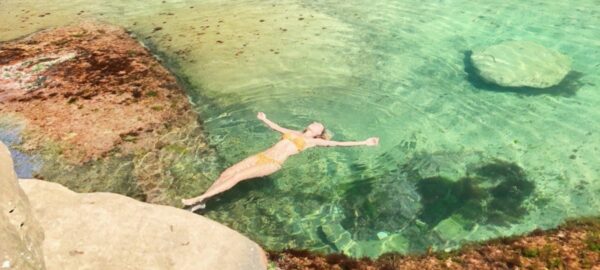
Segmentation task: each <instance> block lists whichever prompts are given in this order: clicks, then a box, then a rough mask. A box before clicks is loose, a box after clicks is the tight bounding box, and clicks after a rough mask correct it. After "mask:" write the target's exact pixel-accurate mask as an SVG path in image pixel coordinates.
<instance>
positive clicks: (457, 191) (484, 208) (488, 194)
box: [417, 161, 535, 227]
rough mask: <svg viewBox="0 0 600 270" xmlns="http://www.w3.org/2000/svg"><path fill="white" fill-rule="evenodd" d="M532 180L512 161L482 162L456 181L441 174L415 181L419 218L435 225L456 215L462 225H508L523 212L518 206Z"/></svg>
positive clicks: (530, 186)
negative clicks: (419, 201)
mask: <svg viewBox="0 0 600 270" xmlns="http://www.w3.org/2000/svg"><path fill="white" fill-rule="evenodd" d="M534 188H535V186H534V184H533V182H531V181H530V180H528V179H527V177H526V176H525V173H524V172H523V170H522V169H521V168H520V167H519V166H518V165H516V164H514V163H509V162H505V161H495V162H493V163H488V164H483V165H481V166H480V167H478V168H476V169H474V170H473V171H472V172H469V173H468V174H467V176H465V177H462V178H460V179H458V180H450V179H446V178H443V177H431V178H424V179H421V180H419V181H418V182H417V189H418V191H419V194H420V195H421V203H422V204H423V210H422V212H421V213H420V215H419V219H421V220H422V221H423V222H425V223H427V224H429V225H430V226H436V225H437V224H438V223H440V222H441V221H443V220H445V219H447V218H449V217H451V216H452V215H459V216H460V217H461V218H460V219H461V220H462V221H463V222H462V223H466V224H463V225H466V226H471V227H472V226H474V225H475V224H494V225H500V226H505V225H510V223H512V222H516V221H517V220H518V219H519V218H520V217H522V216H523V215H525V214H526V210H525V209H524V207H523V206H522V204H523V202H524V201H525V199H526V198H528V197H529V196H530V195H531V194H532V193H533V190H534Z"/></svg>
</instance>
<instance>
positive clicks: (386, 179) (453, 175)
mask: <svg viewBox="0 0 600 270" xmlns="http://www.w3.org/2000/svg"><path fill="white" fill-rule="evenodd" d="M463 160H464V161H463ZM473 161H475V162H473ZM461 162H462V163H461ZM535 188H536V187H535V184H534V182H532V181H531V180H530V179H528V177H527V175H526V173H525V171H524V170H523V168H521V167H520V166H519V165H517V164H516V163H514V162H509V161H504V160H499V159H493V158H487V157H482V156H481V155H480V154H473V153H467V154H464V155H463V156H461V155H460V154H458V155H454V154H450V153H447V154H431V153H421V154H417V155H415V157H413V158H411V159H409V160H408V161H406V162H405V163H402V164H400V165H398V166H397V168H396V169H394V170H393V171H390V172H389V173H387V174H385V176H382V177H372V178H368V179H364V180H362V181H357V182H356V183H355V184H353V185H352V186H351V187H350V188H348V189H347V190H346V196H345V198H346V200H344V202H343V203H342V209H343V212H344V219H343V220H342V221H341V225H342V227H344V229H345V230H346V231H348V232H349V233H350V234H351V235H352V239H354V240H355V241H361V242H369V241H384V242H385V241H386V237H387V238H389V237H388V236H391V237H396V236H398V235H401V236H402V238H404V239H405V240H406V242H407V246H405V247H406V250H399V251H401V252H422V251H423V250H424V249H425V248H427V247H430V246H447V244H448V243H459V242H462V241H464V240H465V239H464V238H463V237H465V236H466V235H467V234H468V233H469V232H472V231H473V230H475V229H476V228H477V227H479V226H482V225H491V226H497V227H508V226H510V225H511V224H514V223H518V222H519V221H520V220H521V219H522V218H523V217H524V216H525V215H526V214H527V213H528V209H527V208H526V207H525V202H526V201H527V200H528V199H529V198H530V197H531V196H532V194H533V193H534V191H535ZM457 231H460V233H457Z"/></svg>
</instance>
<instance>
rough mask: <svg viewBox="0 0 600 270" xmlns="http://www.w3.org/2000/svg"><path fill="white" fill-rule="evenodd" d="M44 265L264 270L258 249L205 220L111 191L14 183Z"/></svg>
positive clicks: (57, 267)
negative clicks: (38, 232)
mask: <svg viewBox="0 0 600 270" xmlns="http://www.w3.org/2000/svg"><path fill="white" fill-rule="evenodd" d="M20 184H21V186H22V187H23V189H24V190H25V193H26V194H27V196H28V197H29V198H30V199H31V201H32V204H31V205H32V208H33V210H34V212H35V215H36V217H37V218H38V219H39V220H40V222H41V224H42V226H43V228H44V231H45V234H46V240H45V241H44V245H43V246H44V255H45V259H46V265H47V267H48V269H223V270H226V269H230V270H237V269H248V270H253V269H257V270H258V269H261V270H262V269H266V268H267V265H266V258H265V254H264V252H263V250H262V248H261V247H260V246H258V245H257V244H256V243H254V242H252V241H251V240H249V239H248V238H246V237H244V236H242V235H241V234H239V233H237V232H235V231H233V230H231V229H229V228H227V227H225V226H223V225H220V224H218V223H216V222H214V221H212V220H210V219H207V218H205V217H202V216H200V215H196V214H194V213H191V212H189V211H185V210H181V209H176V208H173V207H169V206H161V205H151V204H147V203H142V202H138V201H136V200H133V199H131V198H128V197H125V196H122V195H118V194H111V193H85V194H83V193H82V194H79V193H75V192H73V191H70V190H68V189H67V188H65V187H63V186H61V185H59V184H56V183H50V182H46V181H40V180H21V181H20Z"/></svg>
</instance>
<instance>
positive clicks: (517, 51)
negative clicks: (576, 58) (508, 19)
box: [471, 41, 571, 88]
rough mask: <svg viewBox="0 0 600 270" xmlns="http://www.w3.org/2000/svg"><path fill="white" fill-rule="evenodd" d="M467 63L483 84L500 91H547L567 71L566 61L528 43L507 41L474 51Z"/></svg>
mask: <svg viewBox="0 0 600 270" xmlns="http://www.w3.org/2000/svg"><path fill="white" fill-rule="evenodd" d="M471 62H472V63H473V66H474V67H475V68H476V69H477V73H478V74H479V76H481V77H482V78H483V79H484V80H486V81H488V82H491V83H495V84H498V85H500V86H504V87H523V86H526V87H534V88H547V87H551V86H554V85H557V84H559V83H560V82H561V81H562V80H563V78H564V77H565V76H566V75H567V73H569V71H570V70H571V59H570V58H569V57H567V56H565V55H563V54H561V53H559V52H557V51H554V50H551V49H548V48H545V47H543V46H541V45H539V44H537V43H534V42H531V41H508V42H503V43H500V44H497V45H493V46H490V47H487V48H484V49H481V50H475V51H473V54H472V55H471Z"/></svg>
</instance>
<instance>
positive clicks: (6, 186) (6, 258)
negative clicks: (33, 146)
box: [0, 142, 45, 270]
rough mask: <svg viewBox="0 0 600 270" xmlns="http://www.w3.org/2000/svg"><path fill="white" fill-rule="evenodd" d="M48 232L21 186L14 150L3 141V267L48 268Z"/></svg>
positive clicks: (0, 164) (0, 250)
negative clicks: (45, 245) (44, 247)
mask: <svg viewBox="0 0 600 270" xmlns="http://www.w3.org/2000/svg"><path fill="white" fill-rule="evenodd" d="M43 239H44V233H43V231H42V227H41V226H40V225H39V223H38V222H37V221H36V219H35V218H34V216H33V212H32V211H31V206H30V205H29V201H28V200H27V197H26V196H25V193H24V192H23V190H21V188H20V187H19V183H18V182H17V175H16V174H15V171H14V169H13V162H12V159H11V157H10V152H9V151H8V149H7V148H6V146H5V145H4V144H2V143H1V142H0V269H35V270H39V269H45V266H44V260H43V259H44V256H43V254H42V241H43Z"/></svg>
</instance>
